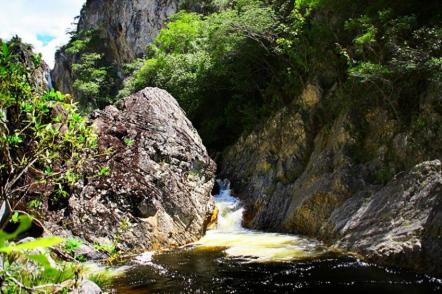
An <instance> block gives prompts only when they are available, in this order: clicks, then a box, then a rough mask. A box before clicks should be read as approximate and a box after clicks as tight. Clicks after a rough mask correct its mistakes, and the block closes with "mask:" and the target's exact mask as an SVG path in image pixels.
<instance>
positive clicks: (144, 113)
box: [58, 88, 216, 251]
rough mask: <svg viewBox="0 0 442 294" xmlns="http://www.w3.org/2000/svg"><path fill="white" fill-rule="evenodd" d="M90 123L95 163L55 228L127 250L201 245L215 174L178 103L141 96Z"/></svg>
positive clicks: (163, 96) (163, 95) (157, 95)
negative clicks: (95, 148) (93, 131)
mask: <svg viewBox="0 0 442 294" xmlns="http://www.w3.org/2000/svg"><path fill="white" fill-rule="evenodd" d="M91 121H92V123H93V125H94V127H95V129H96V132H97V135H98V146H99V147H98V149H99V155H98V156H96V157H95V158H94V159H93V160H92V161H90V162H88V163H87V166H86V170H85V175H86V179H87V180H86V181H85V182H84V183H83V185H81V187H79V189H78V190H79V192H78V193H77V194H76V195H74V196H72V197H71V198H70V199H69V203H68V205H67V208H66V209H65V210H64V211H63V213H61V212H59V213H58V215H59V219H58V222H59V223H61V224H62V225H63V226H64V227H66V228H68V229H69V230H70V231H72V233H73V234H74V235H76V236H80V237H82V238H84V239H85V240H87V241H89V242H93V243H99V244H102V245H104V244H106V243H113V242H115V243H118V246H120V248H121V249H126V250H127V249H135V250H136V251H141V250H150V249H158V248H165V247H173V246H179V245H183V244H186V243H189V242H192V241H196V240H197V239H198V238H200V237H201V235H202V234H203V233H204V231H205V228H206V226H207V223H208V222H209V220H210V217H211V214H212V211H213V208H214V205H213V200H212V197H211V190H212V188H213V184H214V175H215V171H216V166H215V163H214V162H213V161H212V160H211V159H210V157H209V156H208V154H207V151H206V148H205V147H204V145H203V144H202V142H201V139H200V137H199V135H198V133H197V132H196V130H195V129H194V128H193V126H192V124H191V122H190V121H189V120H188V119H187V118H186V116H185V114H184V112H183V110H182V109H181V108H180V107H179V105H178V103H177V102H176V100H175V99H174V98H173V97H172V96H171V95H170V94H168V93H167V92H166V91H164V90H161V89H157V88H146V89H144V90H142V91H140V92H138V93H136V94H134V95H132V96H130V97H127V98H125V99H122V100H121V101H119V102H118V103H117V104H115V105H111V106H108V107H106V108H105V109H104V110H102V111H98V112H95V113H93V114H92V116H91ZM62 214H63V215H62Z"/></svg>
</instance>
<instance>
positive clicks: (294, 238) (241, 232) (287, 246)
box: [195, 180, 324, 262]
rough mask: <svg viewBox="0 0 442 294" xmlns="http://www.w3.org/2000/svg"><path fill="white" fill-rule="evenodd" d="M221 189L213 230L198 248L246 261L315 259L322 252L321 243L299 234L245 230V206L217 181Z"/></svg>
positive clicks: (222, 182)
mask: <svg viewBox="0 0 442 294" xmlns="http://www.w3.org/2000/svg"><path fill="white" fill-rule="evenodd" d="M217 184H218V186H219V187H220V191H219V193H218V195H215V203H216V206H217V208H218V211H219V212H218V221H217V225H216V228H215V229H213V230H209V231H207V233H206V235H205V236H204V237H203V238H202V239H201V240H199V241H198V242H197V243H195V245H197V246H199V247H201V248H207V249H212V248H224V252H225V253H226V254H227V256H229V257H233V258H240V259H243V260H245V261H248V262H252V261H253V262H270V261H290V260H295V259H304V258H309V257H314V256H318V255H320V254H322V253H323V252H324V247H323V246H322V245H321V243H320V242H318V241H315V240H310V239H308V238H305V237H302V236H298V235H288V234H279V233H266V232H259V231H255V230H250V229H247V228H244V227H243V226H242V225H241V224H242V216H243V212H244V207H243V206H242V204H241V202H240V200H239V199H237V198H235V197H234V196H232V194H231V193H232V191H231V189H230V182H229V181H228V180H222V181H221V180H217Z"/></svg>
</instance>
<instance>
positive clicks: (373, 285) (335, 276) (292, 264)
mask: <svg viewBox="0 0 442 294" xmlns="http://www.w3.org/2000/svg"><path fill="white" fill-rule="evenodd" d="M218 183H219V185H220V187H221V190H220V192H219V193H218V195H216V196H215V201H216V206H217V208H218V209H219V214H218V222H217V226H216V228H215V229H212V230H209V231H207V233H206V235H205V236H204V237H203V238H202V239H201V240H200V241H198V242H196V243H194V244H192V245H190V246H185V247H183V248H179V249H176V250H171V251H167V252H159V253H154V252H146V253H145V254H143V255H141V256H138V257H137V259H136V260H135V263H136V265H134V266H133V267H130V268H129V269H128V270H127V271H126V273H125V274H124V277H123V278H121V279H120V280H118V282H117V283H116V284H115V285H114V286H115V287H116V290H117V293H133V294H135V293H137V294H138V293H293V292H296V293H298V292H302V293H305V292H308V293H310V292H311V293H330V292H339V293H355V292H362V293H376V292H382V293H385V292H388V293H428V292H436V291H440V290H441V289H442V281H441V280H440V279H437V278H434V277H429V276H426V275H418V274H415V273H409V272H403V271H400V270H397V269H391V268H385V267H382V266H377V265H374V264H368V263H364V262H361V261H359V260H358V259H355V258H354V257H351V256H344V255H342V254H336V253H334V252H330V251H328V250H326V248H325V247H324V246H322V245H321V243H320V242H317V241H315V240H310V239H307V238H305V237H301V236H296V235H284V234H277V233H265V232H258V231H254V230H248V229H245V228H243V227H242V226H241V221H242V214H243V208H242V205H241V202H240V201H239V200H238V199H236V198H234V197H233V196H232V195H231V191H230V188H229V184H228V181H219V182H218Z"/></svg>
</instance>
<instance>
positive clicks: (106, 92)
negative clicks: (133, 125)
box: [64, 30, 118, 112]
mask: <svg viewBox="0 0 442 294" xmlns="http://www.w3.org/2000/svg"><path fill="white" fill-rule="evenodd" d="M101 50H102V41H101V39H100V38H99V37H98V35H97V33H96V32H95V31H94V30H89V31H81V32H79V33H77V34H74V35H73V37H72V39H71V41H70V42H69V44H68V45H67V46H66V47H65V48H64V51H65V52H66V53H67V54H70V55H74V56H75V60H76V63H74V64H72V76H73V79H74V83H73V85H72V86H73V89H74V96H75V98H76V100H77V101H78V102H79V105H80V108H81V110H83V111H86V112H87V111H90V110H92V109H93V108H97V107H98V108H102V107H104V106H105V105H107V104H109V103H111V102H112V99H111V98H110V97H111V96H113V95H114V94H113V92H114V91H115V90H114V88H115V87H116V86H118V85H114V84H118V83H116V76H115V72H114V70H113V67H112V66H111V65H109V64H108V63H107V62H106V61H105V60H104V58H103V56H104V54H103V53H98V52H100V51H101Z"/></svg>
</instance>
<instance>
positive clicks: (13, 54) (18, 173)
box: [0, 39, 97, 207]
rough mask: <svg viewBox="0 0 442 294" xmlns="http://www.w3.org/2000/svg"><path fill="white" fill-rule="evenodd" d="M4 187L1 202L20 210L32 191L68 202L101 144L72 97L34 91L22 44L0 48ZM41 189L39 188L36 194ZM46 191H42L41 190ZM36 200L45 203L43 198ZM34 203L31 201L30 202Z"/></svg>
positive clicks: (0, 170) (3, 44)
mask: <svg viewBox="0 0 442 294" xmlns="http://www.w3.org/2000/svg"><path fill="white" fill-rule="evenodd" d="M1 48H2V50H1V51H0V78H1V83H0V113H2V116H1V119H0V145H1V148H0V185H1V186H2V187H3V189H1V193H2V195H1V196H2V199H8V201H9V202H11V204H12V205H11V206H12V207H14V206H15V205H17V204H18V203H19V202H20V201H21V200H22V198H23V197H24V195H26V194H28V193H27V192H28V190H29V189H30V188H32V192H33V194H34V195H35V196H37V195H38V194H41V195H43V194H44V195H48V194H51V192H52V195H54V196H55V197H66V196H68V195H69V189H70V187H72V186H73V185H75V183H76V182H77V181H78V180H79V176H78V175H79V171H80V169H81V166H82V164H83V163H84V161H85V160H86V159H87V158H86V157H85V156H82V154H86V153H87V152H89V153H90V152H93V151H94V149H95V148H96V143H97V138H96V135H95V134H94V132H93V130H92V128H90V127H88V126H87V125H86V118H84V117H82V116H81V115H80V114H79V113H78V109H77V105H76V104H75V103H73V101H72V100H71V98H70V97H69V96H65V95H63V94H61V93H60V92H55V91H54V90H51V91H49V92H46V93H44V94H43V95H40V94H37V93H36V92H35V90H34V89H33V85H34V81H33V70H35V69H36V67H37V65H38V64H39V63H38V60H37V61H36V60H35V58H33V60H32V63H31V64H29V61H27V60H23V59H21V58H22V57H21V56H23V55H26V54H28V53H25V54H23V55H22V53H20V52H23V50H26V47H25V45H23V44H22V43H21V41H20V40H19V39H13V40H11V41H10V42H8V43H6V42H1ZM37 187H40V188H37ZM42 187H44V188H42ZM38 199H41V197H39V198H38ZM31 200H32V199H31Z"/></svg>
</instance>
